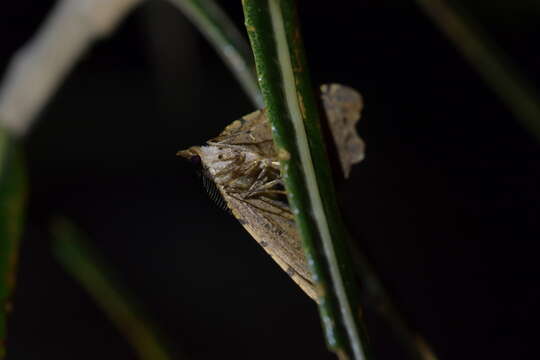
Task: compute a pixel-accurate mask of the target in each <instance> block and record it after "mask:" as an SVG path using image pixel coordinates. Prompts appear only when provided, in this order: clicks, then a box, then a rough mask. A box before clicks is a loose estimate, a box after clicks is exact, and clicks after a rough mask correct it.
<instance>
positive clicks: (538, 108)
mask: <svg viewBox="0 0 540 360" xmlns="http://www.w3.org/2000/svg"><path fill="white" fill-rule="evenodd" d="M416 2H417V3H418V5H419V6H420V7H421V8H422V9H423V10H424V11H425V13H426V14H427V15H428V16H429V17H430V18H431V19H432V20H433V22H434V23H435V24H436V25H437V26H438V27H439V28H440V29H441V31H443V32H444V33H445V34H446V36H447V37H448V38H449V39H450V40H451V41H452V42H453V43H454V45H455V46H456V47H457V48H458V49H459V50H460V51H461V53H462V54H463V56H464V57H465V58H466V59H467V60H468V61H469V63H470V64H471V65H472V66H473V67H474V68H475V69H476V70H477V71H478V72H479V73H480V75H481V76H482V77H483V78H484V81H485V82H486V83H487V84H488V85H489V86H490V87H491V88H492V89H493V91H494V92H495V93H496V94H497V95H498V96H499V98H500V99H501V100H502V101H503V102H504V103H505V104H506V106H507V107H508V108H509V109H510V111H511V112H512V113H513V114H514V116H515V117H516V118H517V120H519V121H520V122H521V124H522V125H523V126H524V127H525V128H526V129H527V130H528V131H529V132H530V133H531V134H532V135H534V136H535V137H536V138H537V140H540V97H539V96H538V94H537V93H536V92H535V91H534V90H533V87H532V86H530V85H529V84H528V83H527V81H526V79H524V78H523V77H522V76H521V75H520V74H519V73H518V72H517V71H516V70H515V69H514V67H513V66H512V65H511V62H510V61H508V60H507V59H506V57H505V56H504V54H503V53H502V51H500V50H499V49H498V48H497V46H495V45H494V44H493V43H491V42H490V41H489V39H488V38H487V37H486V36H484V34H483V32H482V31H481V30H480V29H479V28H478V27H477V26H476V25H475V24H474V22H473V21H472V20H471V19H470V18H469V17H467V16H465V14H463V13H461V14H460V13H459V12H457V11H456V10H454V9H453V8H452V7H451V6H449V5H448V4H447V3H446V2H445V1H444V0H416Z"/></svg>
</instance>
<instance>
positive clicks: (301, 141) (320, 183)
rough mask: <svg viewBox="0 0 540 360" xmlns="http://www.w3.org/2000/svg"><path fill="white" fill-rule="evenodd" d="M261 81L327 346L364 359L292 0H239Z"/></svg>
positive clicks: (349, 274) (357, 305) (343, 236)
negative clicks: (315, 294) (316, 291)
mask: <svg viewBox="0 0 540 360" xmlns="http://www.w3.org/2000/svg"><path fill="white" fill-rule="evenodd" d="M242 3H243V6H244V14H245V21H246V27H247V31H248V34H249V38H250V41H251V45H252V49H253V53H254V55H255V63H256V66H257V73H258V78H259V84H260V87H261V90H262V93H263V98H264V102H265V104H266V108H267V114H268V117H269V119H270V121H271V123H272V129H273V136H274V142H275V144H276V148H277V149H278V154H279V157H280V161H281V169H282V171H283V179H284V182H285V186H286V188H287V192H288V198H289V203H290V205H291V208H292V211H293V213H294V215H295V219H296V222H297V224H298V228H299V231H300V235H301V237H302V239H303V243H304V248H305V250H306V255H307V259H308V263H309V265H310V268H311V271H312V275H313V281H314V282H315V284H316V287H317V289H318V295H319V311H320V315H321V320H322V323H323V326H324V329H325V334H326V340H327V343H328V346H329V347H330V348H331V349H332V350H333V351H335V352H336V353H337V354H338V356H340V357H341V358H352V359H368V350H367V338H366V335H365V333H364V329H363V324H362V319H361V313H362V310H361V307H360V302H359V299H358V296H357V294H358V289H357V285H356V283H355V281H354V279H353V272H352V264H351V259H350V256H349V253H348V251H347V235H346V231H345V228H344V225H343V222H342V219H341V216H340V214H339V210H338V207H337V202H336V197H335V193H334V187H333V184H332V179H331V173H330V167H329V164H328V158H327V155H326V150H325V147H324V142H323V138H322V134H321V131H320V125H319V114H318V111H317V105H316V101H315V97H314V95H313V91H312V87H311V83H310V80H309V75H308V72H307V63H306V59H305V55H304V50H303V44H302V39H301V36H300V30H299V24H298V20H297V15H296V7H295V4H294V1H292V0H243V1H242Z"/></svg>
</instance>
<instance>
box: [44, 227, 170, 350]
mask: <svg viewBox="0 0 540 360" xmlns="http://www.w3.org/2000/svg"><path fill="white" fill-rule="evenodd" d="M52 230H53V235H54V238H55V242H54V248H53V249H54V253H55V255H56V258H57V260H58V261H59V262H60V263H61V264H62V265H63V266H64V268H65V269H66V271H67V272H68V273H69V274H70V275H71V276H72V277H73V278H75V279H76V280H77V281H78V282H79V283H80V284H81V285H82V286H83V287H84V288H85V290H86V291H87V292H88V293H89V294H90V295H91V296H92V297H93V298H94V300H95V301H96V302H97V304H98V305H99V306H100V307H101V308H102V309H103V311H105V312H106V313H107V315H108V316H109V318H110V319H111V320H112V321H113V322H114V324H115V325H116V326H117V327H118V328H119V330H120V331H121V333H122V334H124V335H125V336H126V338H127V340H128V341H129V342H130V344H131V345H132V346H133V348H134V349H135V350H136V351H137V354H138V357H139V359H141V360H169V359H172V357H171V356H170V355H169V354H168V353H167V351H166V350H165V348H164V347H163V346H162V344H161V343H160V341H159V340H158V338H157V335H156V332H155V330H154V328H153V327H152V326H150V324H149V323H148V321H147V320H145V319H144V318H143V316H142V315H141V313H140V311H138V309H136V307H135V306H134V305H133V304H132V302H131V301H129V300H128V298H129V297H127V296H126V295H125V294H126V292H125V290H122V291H121V290H120V289H121V287H120V285H119V284H118V283H115V282H113V281H112V279H111V278H110V276H107V274H111V272H110V271H109V270H108V268H107V266H106V265H105V264H104V263H103V261H102V260H101V259H99V258H98V257H97V256H96V254H95V252H94V251H92V249H90V247H89V243H88V242H87V241H86V240H85V238H84V236H83V235H82V234H81V233H80V232H79V231H78V229H76V228H75V227H74V226H73V225H72V224H70V223H69V222H67V221H66V220H63V219H60V220H57V221H56V222H55V223H54V224H53V229H52Z"/></svg>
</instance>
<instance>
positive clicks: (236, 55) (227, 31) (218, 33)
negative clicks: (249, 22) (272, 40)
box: [169, 0, 264, 108]
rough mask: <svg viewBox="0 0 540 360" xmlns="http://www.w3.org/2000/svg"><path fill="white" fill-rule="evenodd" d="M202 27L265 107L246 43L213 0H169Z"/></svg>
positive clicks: (255, 99) (249, 92)
mask: <svg viewBox="0 0 540 360" xmlns="http://www.w3.org/2000/svg"><path fill="white" fill-rule="evenodd" d="M169 1H170V2H171V3H173V4H174V5H176V6H177V7H178V8H180V9H181V10H182V12H183V13H184V14H185V15H186V16H187V17H188V18H189V19H190V20H191V22H192V23H193V24H194V25H195V26H196V27H197V28H198V29H199V31H200V32H201V33H202V34H203V35H204V36H205V37H206V39H207V40H208V41H209V42H210V44H212V45H213V46H214V48H215V49H216V51H217V52H218V54H219V55H220V56H221V58H222V59H223V61H224V62H225V63H226V64H227V65H228V66H229V68H230V69H231V71H232V72H233V74H234V75H235V76H236V78H237V79H238V81H239V82H240V85H241V86H242V87H243V89H244V91H245V92H246V94H247V95H248V96H249V98H250V99H251V101H252V102H253V104H254V105H255V106H256V107H257V108H262V107H263V106H264V104H263V101H262V97H261V92H260V91H259V87H258V85H257V77H256V74H255V66H254V64H253V57H252V55H251V52H250V50H249V47H248V46H247V42H246V41H245V39H244V38H243V36H242V34H241V33H240V32H239V31H238V29H237V28H236V26H235V25H234V24H233V22H232V21H231V20H230V19H229V17H228V16H227V14H226V13H225V12H224V11H223V10H222V9H221V8H220V7H219V6H218V5H217V4H216V2H215V1H214V0H169Z"/></svg>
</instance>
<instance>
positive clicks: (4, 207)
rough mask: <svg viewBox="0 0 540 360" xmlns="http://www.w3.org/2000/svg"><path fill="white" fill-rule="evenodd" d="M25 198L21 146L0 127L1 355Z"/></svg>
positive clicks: (9, 308) (13, 282) (1, 355)
mask: <svg viewBox="0 0 540 360" xmlns="http://www.w3.org/2000/svg"><path fill="white" fill-rule="evenodd" d="M25 200H26V177H25V173H24V169H23V166H22V161H21V159H20V158H19V154H18V148H17V147H16V146H15V144H14V141H13V140H11V139H10V138H9V137H8V135H7V134H6V132H4V131H2V130H1V129H0V359H3V358H4V356H5V353H6V349H5V341H6V331H7V330H6V327H7V317H8V314H9V312H10V310H11V303H10V301H11V300H10V298H11V296H12V294H13V290H14V288H15V275H16V270H17V260H18V255H19V244H20V240H21V235H22V227H23V215H24V204H25Z"/></svg>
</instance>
